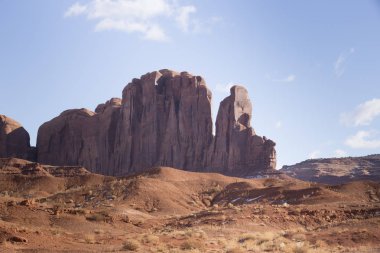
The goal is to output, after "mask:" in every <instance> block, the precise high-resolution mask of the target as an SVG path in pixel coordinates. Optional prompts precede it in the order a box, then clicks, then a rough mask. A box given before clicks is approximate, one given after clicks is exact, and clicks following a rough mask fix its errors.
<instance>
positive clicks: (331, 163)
mask: <svg viewBox="0 0 380 253" xmlns="http://www.w3.org/2000/svg"><path fill="white" fill-rule="evenodd" d="M280 171H281V172H283V173H285V174H286V175H288V176H291V177H295V178H298V179H301V180H306V181H312V182H318V183H325V184H343V183H347V182H351V181H356V180H372V181H380V154H378V155H368V156H362V157H344V158H323V159H309V160H306V161H303V162H300V163H297V164H294V165H291V166H284V167H283V168H282V169H281V170H280Z"/></svg>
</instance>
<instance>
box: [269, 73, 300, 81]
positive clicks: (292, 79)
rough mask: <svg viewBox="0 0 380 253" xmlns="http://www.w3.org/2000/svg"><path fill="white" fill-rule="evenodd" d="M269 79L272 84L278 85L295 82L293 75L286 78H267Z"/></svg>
mask: <svg viewBox="0 0 380 253" xmlns="http://www.w3.org/2000/svg"><path fill="white" fill-rule="evenodd" d="M269 79H270V80H271V81H272V82H279V83H291V82H293V81H295V80H296V75H294V74H289V75H288V76H286V77H284V78H271V77H270V76H269Z"/></svg>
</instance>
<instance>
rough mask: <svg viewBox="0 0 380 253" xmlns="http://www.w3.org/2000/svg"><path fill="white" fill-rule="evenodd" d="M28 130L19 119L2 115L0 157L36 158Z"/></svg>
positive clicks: (0, 121) (0, 118)
mask: <svg viewBox="0 0 380 253" xmlns="http://www.w3.org/2000/svg"><path fill="white" fill-rule="evenodd" d="M29 140H30V138H29V134H28V132H27V131H26V130H25V129H24V128H23V127H22V126H21V125H20V123H18V122H17V121H15V120H13V119H11V118H9V117H7V116H5V115H0V157H3V158H5V157H17V158H22V159H31V160H33V159H34V154H33V152H34V151H33V150H32V148H31V147H30V144H29Z"/></svg>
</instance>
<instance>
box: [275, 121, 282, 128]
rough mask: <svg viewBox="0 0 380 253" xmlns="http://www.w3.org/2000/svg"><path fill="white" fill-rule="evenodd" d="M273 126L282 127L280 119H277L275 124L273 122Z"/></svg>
mask: <svg viewBox="0 0 380 253" xmlns="http://www.w3.org/2000/svg"><path fill="white" fill-rule="evenodd" d="M275 127H276V128H281V127H282V121H281V120H279V121H277V122H276V124H275Z"/></svg>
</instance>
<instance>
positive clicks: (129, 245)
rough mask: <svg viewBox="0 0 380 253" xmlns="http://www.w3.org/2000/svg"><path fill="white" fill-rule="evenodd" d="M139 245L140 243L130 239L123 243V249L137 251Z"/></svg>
mask: <svg viewBox="0 0 380 253" xmlns="http://www.w3.org/2000/svg"><path fill="white" fill-rule="evenodd" d="M139 247H140V243H139V242H138V241H136V240H134V239H129V240H127V241H125V242H124V244H123V250H129V251H136V250H138V248H139Z"/></svg>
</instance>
